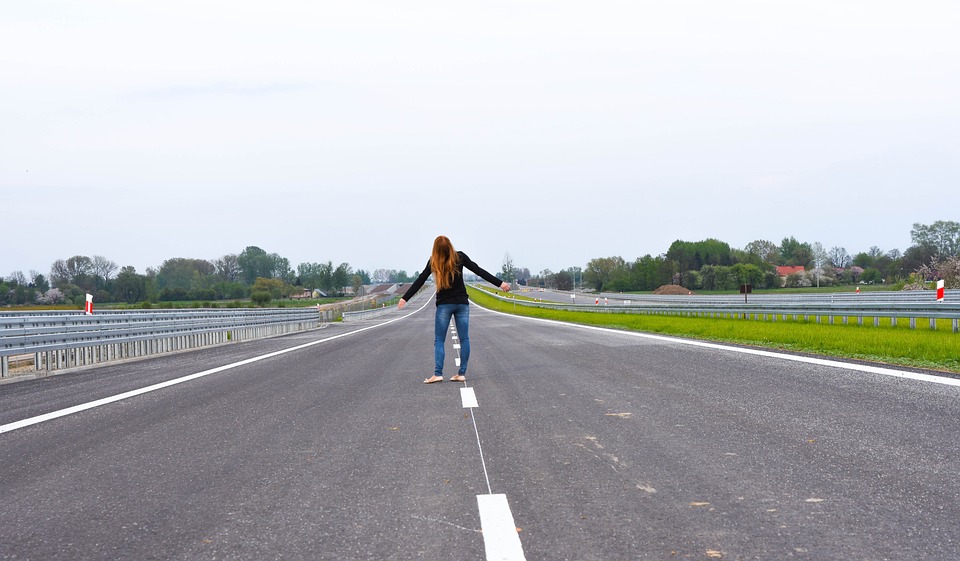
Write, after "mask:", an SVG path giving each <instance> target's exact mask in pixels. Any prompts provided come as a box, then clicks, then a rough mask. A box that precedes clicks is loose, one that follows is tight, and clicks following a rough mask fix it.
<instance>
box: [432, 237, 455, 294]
mask: <svg viewBox="0 0 960 561" xmlns="http://www.w3.org/2000/svg"><path fill="white" fill-rule="evenodd" d="M457 259H458V258H457V250H455V249H453V244H452V243H451V242H450V239H449V238H448V237H447V236H437V239H435V240H433V253H431V254H430V270H431V271H432V272H433V280H434V282H436V283H437V290H443V289H445V288H450V286H451V285H453V279H454V275H456V274H457Z"/></svg>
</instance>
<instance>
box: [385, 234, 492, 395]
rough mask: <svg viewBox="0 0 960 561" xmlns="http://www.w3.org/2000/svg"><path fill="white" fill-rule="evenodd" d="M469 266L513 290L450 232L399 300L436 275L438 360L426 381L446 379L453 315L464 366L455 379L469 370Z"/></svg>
mask: <svg viewBox="0 0 960 561" xmlns="http://www.w3.org/2000/svg"><path fill="white" fill-rule="evenodd" d="M464 267H466V268H467V269H470V270H471V271H473V272H474V273H476V274H478V275H480V277H481V278H483V280H485V281H487V282H489V283H490V284H493V285H495V286H499V287H500V290H503V291H509V290H510V285H509V284H507V283H505V282H503V281H502V280H500V279H498V278H497V277H495V276H493V275H491V274H490V273H488V272H486V271H484V270H483V268H481V267H480V265H477V264H476V263H474V262H473V261H471V260H470V258H469V257H467V255H466V254H465V253H463V252H462V251H456V250H455V249H453V244H452V243H450V240H449V239H448V238H447V237H446V236H437V239H435V240H433V253H431V254H430V260H429V261H427V266H426V268H425V269H424V270H423V272H422V273H420V276H419V277H417V280H416V281H414V283H413V285H412V286H411V287H410V289H409V290H407V292H406V294H404V295H403V298H401V299H400V302H399V303H398V304H397V307H398V308H399V309H401V310H402V309H403V307H404V306H405V305H406V304H407V300H409V299H410V298H412V297H413V295H414V294H416V293H417V291H418V290H420V288H421V287H422V286H423V283H425V282H426V281H427V277H429V276H430V275H431V274H432V275H433V280H434V282H435V283H436V284H437V315H436V318H435V319H434V324H433V334H434V339H433V360H434V363H435V366H434V370H433V376H431V377H429V378H427V379H426V380H424V381H423V383H424V384H432V383H434V382H442V381H443V360H444V358H445V356H446V355H445V352H444V341H445V340H446V338H447V328H448V327H450V318H451V317H453V320H454V322H455V323H456V326H457V335H458V336H459V337H460V370H459V371H458V372H457V375H456V376H451V377H450V381H451V382H463V381H464V380H465V378H464V377H463V376H464V374H466V373H467V361H468V360H470V304H469V300H468V299H467V287H466V286H465V285H464V284H463V268H464Z"/></svg>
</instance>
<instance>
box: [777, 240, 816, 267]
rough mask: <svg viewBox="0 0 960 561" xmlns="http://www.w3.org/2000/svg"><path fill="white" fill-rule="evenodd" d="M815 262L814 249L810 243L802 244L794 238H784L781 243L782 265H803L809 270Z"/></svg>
mask: <svg viewBox="0 0 960 561" xmlns="http://www.w3.org/2000/svg"><path fill="white" fill-rule="evenodd" d="M813 261H814V255H813V247H812V246H811V245H810V244H809V243H800V242H798V241H797V239H796V238H794V237H793V236H791V237H789V238H783V241H782V242H781V243H780V265H792V266H798V265H802V266H804V267H807V268H809V267H810V265H811V264H812V263H813Z"/></svg>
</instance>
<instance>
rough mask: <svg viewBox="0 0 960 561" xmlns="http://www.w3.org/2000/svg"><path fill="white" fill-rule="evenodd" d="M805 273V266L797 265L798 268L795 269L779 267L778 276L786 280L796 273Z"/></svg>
mask: <svg viewBox="0 0 960 561" xmlns="http://www.w3.org/2000/svg"><path fill="white" fill-rule="evenodd" d="M804 271H805V269H804V268H803V265H797V266H796V267H793V266H784V267H777V276H778V277H780V278H781V279H785V278H787V277H789V276H790V275H792V274H794V273H802V272H804Z"/></svg>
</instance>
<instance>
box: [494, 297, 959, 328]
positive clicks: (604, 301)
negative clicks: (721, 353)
mask: <svg viewBox="0 0 960 561" xmlns="http://www.w3.org/2000/svg"><path fill="white" fill-rule="evenodd" d="M487 293H488V294H489V295H490V296H493V297H494V298H497V299H499V300H501V301H503V302H513V303H514V304H516V305H520V306H527V307H534V308H545V309H551V310H568V311H577V312H595V313H609V314H649V315H678V316H699V317H725V318H736V319H755V320H768V321H778V318H779V319H780V320H786V319H788V318H790V317H792V318H793V319H795V320H796V319H799V318H801V317H802V318H803V319H804V320H807V321H809V320H810V318H814V321H816V322H818V323H819V322H821V320H822V318H827V321H828V322H829V323H833V322H834V318H841V319H842V321H843V323H847V322H848V321H849V318H856V319H857V323H858V324H860V325H862V324H863V323H864V319H865V318H873V324H874V325H879V324H880V318H889V319H890V321H891V323H892V324H893V325H896V324H897V320H899V319H905V320H909V321H910V327H911V328H914V329H915V328H916V323H917V320H918V319H928V320H929V322H930V328H931V329H936V327H937V320H950V321H951V324H952V330H953V332H954V333H958V332H960V291H956V290H953V291H950V292H949V293H947V294H946V295H945V298H944V301H943V302H937V301H936V299H935V297H933V296H932V293H931V292H930V291H921V292H919V296H923V297H925V298H923V299H921V298H920V297H919V296H914V294H917V292H906V293H903V294H910V296H905V297H904V296H897V295H900V294H902V293H900V292H896V293H862V294H851V295H850V296H847V295H843V296H842V297H836V295H834V294H813V295H796V294H794V295H764V296H762V297H758V296H759V295H751V296H749V297H748V298H747V302H744V301H743V300H744V297H743V296H742V295H731V296H666V295H663V296H653V295H619V294H618V295H616V298H612V296H613V295H610V294H606V295H604V294H600V295H589V296H587V298H588V299H589V301H590V303H589V304H566V303H562V302H533V301H529V300H523V299H517V298H512V297H510V296H501V295H497V294H492V293H490V292H487ZM867 294H871V295H876V296H866V295H867ZM770 296H774V297H772V298H771V297H770ZM798 296H801V297H800V298H798ZM865 296H866V297H865ZM597 299H599V303H597Z"/></svg>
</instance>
